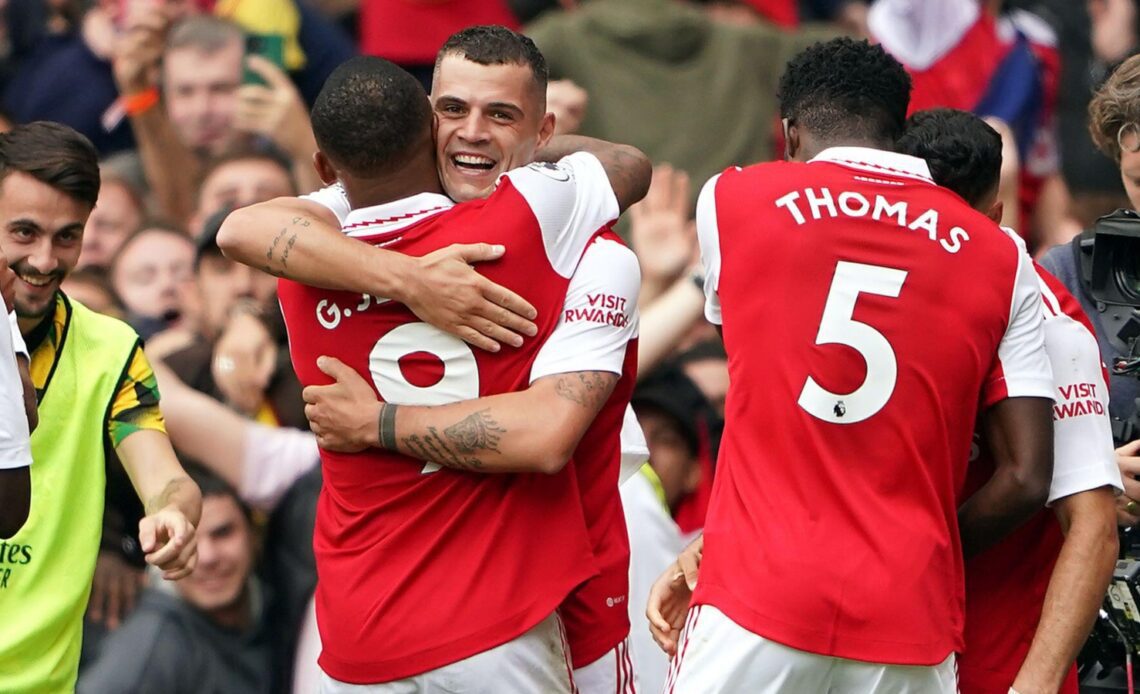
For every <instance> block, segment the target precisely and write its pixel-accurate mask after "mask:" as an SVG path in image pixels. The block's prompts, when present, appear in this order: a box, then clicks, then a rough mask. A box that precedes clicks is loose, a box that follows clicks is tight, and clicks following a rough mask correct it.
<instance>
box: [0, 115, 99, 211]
mask: <svg viewBox="0 0 1140 694" xmlns="http://www.w3.org/2000/svg"><path fill="white" fill-rule="evenodd" d="M14 171H19V172H21V173H24V174H27V175H29V176H31V177H32V178H35V179H36V180H37V181H39V182H41V183H46V184H47V185H49V186H51V187H52V188H55V189H56V190H58V191H59V192H61V193H63V194H64V195H66V196H67V197H69V198H71V199H72V200H76V201H78V202H81V203H83V204H84V205H87V206H88V207H91V208H94V207H95V201H96V200H98V199H99V155H98V153H97V152H96V151H95V147H94V146H93V145H92V144H91V141H90V140H88V139H87V138H86V137H84V136H83V135H80V134H79V133H78V132H76V131H75V130H72V129H71V128H69V127H67V126H66V125H63V124H61V123H53V122H51V121H36V122H34V123H28V124H27V125H17V126H16V127H15V128H12V129H11V130H9V131H8V132H6V133H3V134H0V180H3V179H4V178H5V177H7V175H8V174H10V173H12V172H14Z"/></svg>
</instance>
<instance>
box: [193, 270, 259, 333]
mask: <svg viewBox="0 0 1140 694" xmlns="http://www.w3.org/2000/svg"><path fill="white" fill-rule="evenodd" d="M276 292H277V278H275V277H274V276H273V275H269V274H266V273H264V272H261V271H260V270H254V269H253V268H251V267H249V266H248V265H242V264H241V263H235V262H234V261H232V260H230V259H229V258H226V257H223V256H221V255H219V254H216V253H211V254H207V255H204V256H202V260H201V261H200V262H199V264H198V293H199V296H200V297H201V306H202V322H203V328H204V330H205V331H206V332H207V333H208V334H209V335H217V334H219V333H220V332H221V330H222V328H224V327H225V325H226V320H227V319H228V317H229V315H230V312H231V310H232V309H233V307H234V304H235V303H237V301H238V299H246V298H248V299H253V300H255V301H256V302H257V303H259V304H264V303H266V302H268V301H269V300H270V299H272V298H273V296H274V294H276Z"/></svg>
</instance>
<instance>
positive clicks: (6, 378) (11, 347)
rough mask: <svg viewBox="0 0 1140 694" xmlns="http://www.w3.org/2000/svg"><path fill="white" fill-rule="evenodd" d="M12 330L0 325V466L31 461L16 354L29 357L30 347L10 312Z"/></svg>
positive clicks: (21, 465)
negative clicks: (25, 343) (0, 399)
mask: <svg viewBox="0 0 1140 694" xmlns="http://www.w3.org/2000/svg"><path fill="white" fill-rule="evenodd" d="M8 318H9V321H8V322H9V330H4V329H3V328H0V398H2V402H0V408H2V409H0V469H10V468H18V467H27V466H29V465H31V464H32V447H31V442H30V441H29V440H28V436H29V432H28V417H27V413H25V412H24V383H23V381H22V380H21V379H20V369H19V367H18V366H17V364H16V355H17V354H22V355H23V356H24V357H25V358H26V357H27V356H28V348H27V346H25V345H24V340H23V338H22V337H21V336H20V329H19V327H18V326H17V325H16V314H15V313H14V312H11V313H9V314H8Z"/></svg>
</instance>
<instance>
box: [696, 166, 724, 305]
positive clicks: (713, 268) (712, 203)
mask: <svg viewBox="0 0 1140 694" xmlns="http://www.w3.org/2000/svg"><path fill="white" fill-rule="evenodd" d="M718 180H720V174H717V175H715V176H713V177H712V178H710V179H709V182H708V183H706V184H705V187H704V188H702V189H701V195H700V197H698V198H697V242H698V243H699V244H700V246H701V265H702V266H703V267H704V269H705V318H707V319H708V321H709V322H710V323H712V324H713V325H720V324H721V317H720V297H719V296H718V295H717V286H718V285H719V284H720V230H719V228H718V227H717V221H716V182H717V181H718Z"/></svg>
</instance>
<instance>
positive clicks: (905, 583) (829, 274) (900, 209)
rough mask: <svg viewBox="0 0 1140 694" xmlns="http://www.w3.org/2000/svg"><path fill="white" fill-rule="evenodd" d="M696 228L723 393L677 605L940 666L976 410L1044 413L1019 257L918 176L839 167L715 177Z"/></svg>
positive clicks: (894, 164)
mask: <svg viewBox="0 0 1140 694" xmlns="http://www.w3.org/2000/svg"><path fill="white" fill-rule="evenodd" d="M697 228H698V237H699V240H700V244H701V254H702V258H703V261H704V265H705V269H706V282H705V291H706V297H707V300H706V315H708V317H709V318H710V319H711V320H713V322H715V323H722V322H723V334H724V342H725V349H726V351H727V353H728V367H729V374H730V381H731V386H730V389H729V393H728V398H727V403H726V414H725V418H726V424H725V430H724V437H723V440H722V443H721V450H720V457H719V458H718V461H717V476H716V479H715V480H714V488H713V497H712V502H711V503H710V507H709V515H708V520H707V523H706V526H705V533H704V537H705V548H704V560H703V564H702V566H701V580H700V582H699V584H698V586H697V590H696V593H695V595H694V604H696V605H699V604H703V603H708V604H712V605H715V606H716V607H717V608H719V609H720V610H721V611H722V612H724V613H725V614H726V615H728V617H729V618H731V619H732V620H733V621H734V622H736V623H737V624H740V625H741V626H743V627H744V628H746V629H748V630H749V631H752V632H753V633H756V634H759V635H760V636H764V637H765V638H769V639H771V640H774V641H777V642H779V643H782V644H784V645H787V646H790V647H793V648H796V649H799V650H804V651H810V652H813V653H817V654H822V655H831V656H838V657H842V658H850V659H854V660H864V661H869V662H876V663H889V664H901V665H934V664H937V663H941V662H943V661H944V660H945V659H946V656H947V654H949V653H951V652H952V651H957V650H958V649H959V648H960V647H961V645H962V612H963V599H964V598H963V573H962V571H963V569H962V555H961V546H960V545H961V543H960V539H959V535H958V521H957V503H956V500H957V499H956V494H955V492H956V491H957V490H958V489H960V488H961V485H962V483H963V480H964V477H965V473H966V461H967V458H968V454H969V450H970V442H971V436H972V433H973V430H974V422H975V419H976V415H977V411H978V408H979V400H981V401H982V406H988V405H989V404H992V403H994V402H996V401H998V400H1001V399H1003V398H1007V397H1014V396H1035V397H1042V398H1052V394H1053V382H1052V377H1051V375H1050V371H1049V365H1048V361H1047V359H1046V356H1045V353H1044V346H1043V336H1042V328H1041V321H1042V318H1041V308H1040V302H1041V299H1040V294H1039V292H1038V290H1037V285H1036V276H1035V275H1034V273H1033V269H1032V266H1031V264H1030V260H1029V258H1028V257H1027V256H1026V255H1025V253H1024V251H1023V250H1021V248H1020V247H1019V246H1018V245H1017V243H1016V242H1015V241H1013V240H1011V239H1010V238H1009V237H1008V236H1006V235H1005V234H1004V233H1003V232H1002V231H1001V230H1000V229H999V228H998V227H997V226H996V225H994V224H993V222H991V221H989V220H988V219H987V218H985V217H984V216H983V215H981V214H979V213H977V212H976V211H974V210H972V209H970V208H969V207H967V206H966V205H965V204H964V203H963V202H962V200H961V199H960V198H958V197H957V196H955V195H954V194H952V193H950V192H949V191H946V190H944V189H941V188H938V187H937V186H935V185H933V183H932V182H931V181H930V179H929V172H928V170H927V167H926V164H925V162H923V161H921V160H919V159H915V158H913V157H908V156H905V155H899V154H892V153H887V152H882V151H879V150H873V149H864V148H854V147H851V148H847V147H844V148H838V147H837V148H832V149H828V150H826V151H824V152H823V153H822V154H820V155H819V156H818V157H816V158H815V159H813V160H812V161H811V162H808V163H788V162H779V163H771V164H760V165H757V166H752V167H748V168H746V169H736V170H731V169H730V170H728V171H726V172H724V173H723V174H721V175H720V176H719V177H717V178H714V179H713V180H711V181H710V182H709V183H708V184H707V185H706V186H705V188H704V190H703V191H702V193H701V197H700V200H699V202H698V206H697ZM757 268H765V271H764V272H762V273H759V272H757ZM963 277H968V278H969V281H968V282H965V281H950V280H949V278H963ZM916 615H921V618H916Z"/></svg>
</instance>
